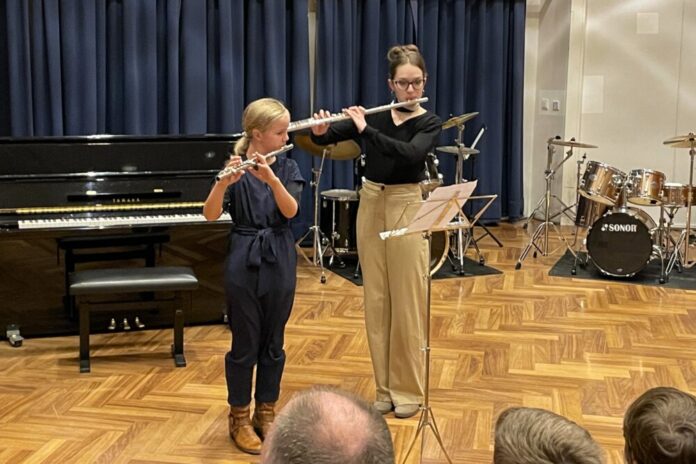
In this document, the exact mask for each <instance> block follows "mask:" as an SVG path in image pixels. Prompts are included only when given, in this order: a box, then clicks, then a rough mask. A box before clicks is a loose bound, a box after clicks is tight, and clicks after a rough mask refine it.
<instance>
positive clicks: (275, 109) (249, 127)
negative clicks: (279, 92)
mask: <svg viewBox="0 0 696 464" xmlns="http://www.w3.org/2000/svg"><path fill="white" fill-rule="evenodd" d="M287 112H288V109H287V108H285V105H283V103H282V102H280V101H279V100H276V99H275V98H260V99H258V100H254V101H253V102H251V103H249V104H248V105H247V107H246V108H244V113H242V128H243V129H244V135H243V136H242V138H241V139H239V140H237V143H235V145H234V154H235V155H238V156H242V155H245V154H246V152H247V149H248V148H249V141H250V140H251V135H252V133H253V130H254V129H258V130H259V131H261V132H263V131H265V130H267V129H268V128H269V127H271V125H272V124H273V123H274V122H275V121H276V120H278V119H280V118H282V117H283V116H284V115H285V114H286V113H287Z"/></svg>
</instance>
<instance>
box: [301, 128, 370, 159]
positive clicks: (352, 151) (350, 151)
mask: <svg viewBox="0 0 696 464" xmlns="http://www.w3.org/2000/svg"><path fill="white" fill-rule="evenodd" d="M294 142H295V143H296V144H297V146H298V147H300V148H302V149H303V150H305V151H306V152H307V153H310V154H312V155H314V156H321V155H322V153H323V152H324V149H326V150H327V152H326V157H327V158H328V159H332V160H337V161H343V160H352V159H355V158H357V157H358V156H359V155H360V146H359V145H358V144H357V143H355V142H354V141H353V140H344V141H342V142H338V143H333V144H331V145H317V144H316V143H314V142H313V141H312V139H311V137H310V136H309V134H296V135H295V138H294Z"/></svg>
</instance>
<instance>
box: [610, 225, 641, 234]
mask: <svg viewBox="0 0 696 464" xmlns="http://www.w3.org/2000/svg"><path fill="white" fill-rule="evenodd" d="M602 232H638V226H637V225H636V224H602Z"/></svg>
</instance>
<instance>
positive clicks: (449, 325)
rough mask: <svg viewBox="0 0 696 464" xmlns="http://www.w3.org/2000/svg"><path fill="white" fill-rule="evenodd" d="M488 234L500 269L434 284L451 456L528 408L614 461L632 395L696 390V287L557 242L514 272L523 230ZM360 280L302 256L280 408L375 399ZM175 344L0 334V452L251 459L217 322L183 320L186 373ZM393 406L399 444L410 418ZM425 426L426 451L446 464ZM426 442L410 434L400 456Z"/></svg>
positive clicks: (97, 459)
mask: <svg viewBox="0 0 696 464" xmlns="http://www.w3.org/2000/svg"><path fill="white" fill-rule="evenodd" d="M495 233H496V234H497V236H498V237H499V238H500V239H501V240H502V241H503V242H504V243H505V247H504V248H497V247H495V244H494V243H493V242H492V241H491V240H490V239H485V240H483V241H482V247H483V251H484V255H485V257H486V259H487V264H489V265H491V266H493V267H496V268H498V269H500V270H503V271H504V273H503V274H501V275H493V276H484V277H470V278H463V279H449V280H439V281H435V282H434V283H433V292H432V293H433V294H432V296H433V301H432V377H431V387H432V388H431V405H432V409H433V411H434V414H435V417H436V420H437V424H438V426H439V429H440V431H441V433H442V436H443V440H444V444H445V447H446V448H447V450H448V452H449V454H450V456H451V457H452V458H453V460H454V461H455V462H458V463H489V462H491V457H492V429H493V424H494V423H495V419H496V417H497V415H498V414H499V413H500V411H502V410H503V409H505V408H507V407H510V406H515V405H526V406H536V407H543V408H548V409H551V410H553V411H556V412H558V413H560V414H563V415H565V416H567V417H569V418H571V419H573V420H575V421H577V422H578V423H580V424H582V425H584V426H585V427H586V428H588V429H589V430H590V432H591V433H592V434H593V435H594V437H595V438H596V439H597V440H598V441H599V442H600V444H601V445H602V446H603V447H604V448H605V449H606V451H607V455H608V462H609V463H620V462H622V459H621V455H622V447H623V440H622V435H621V421H622V415H623V412H624V410H625V408H626V406H627V405H628V404H629V403H630V402H631V401H632V399H633V398H634V397H636V396H637V395H638V394H639V393H641V392H642V391H644V390H645V389H647V388H649V387H652V386H656V385H672V386H676V387H678V388H681V389H684V390H690V391H696V343H695V342H696V292H691V291H684V290H676V289H666V288H660V287H657V286H651V287H647V286H638V285H630V284H623V283H621V282H616V281H608V280H607V281H596V280H595V281H592V280H579V279H570V278H560V277H549V276H548V275H547V273H548V269H549V267H550V266H551V265H552V264H553V263H554V262H555V261H556V259H557V257H558V256H559V255H560V253H561V252H560V251H559V253H557V254H556V255H555V256H548V257H539V258H536V259H533V258H532V257H531V256H530V257H529V258H527V260H526V261H525V262H524V265H523V267H522V269H521V270H518V271H515V270H514V265H515V261H516V259H517V257H518V255H519V253H520V250H521V248H522V247H523V246H524V245H525V244H526V236H525V235H523V233H522V231H521V230H520V229H517V228H514V227H512V226H503V227H500V228H495ZM361 292H362V289H361V288H360V287H356V286H354V285H352V284H351V283H350V282H348V281H347V280H344V279H342V278H340V277H338V276H336V275H333V274H329V276H328V282H327V283H326V284H324V285H322V284H320V283H319V273H318V272H317V270H316V269H315V268H312V267H310V266H308V265H307V264H305V263H301V264H300V269H299V279H298V292H297V299H296V302H295V308H294V312H293V315H292V317H291V320H290V323H289V325H288V327H287V337H286V350H287V356H288V359H287V364H286V371H285V375H284V378H283V386H282V396H281V399H280V403H281V404H285V403H286V402H287V401H288V399H289V398H290V397H291V395H292V394H293V393H294V392H296V391H298V390H301V389H304V388H307V387H309V386H311V385H314V384H330V385H336V386H339V387H341V388H343V389H346V390H350V391H353V392H355V393H357V394H359V395H361V396H363V397H365V398H367V399H370V400H371V399H372V397H373V383H372V376H371V367H370V359H369V354H368V349H367V343H366V340H365V333H364V323H363V313H362V293H361ZM3 304H11V302H4V303H3ZM170 343H171V340H170V331H168V330H166V331H140V332H131V333H115V334H107V335H95V336H93V337H92V348H93V349H92V373H91V374H82V375H81V374H78V368H77V347H78V339H77V337H63V338H39V339H29V340H26V341H25V345H24V346H23V347H22V348H19V349H14V348H11V347H10V346H9V345H7V344H5V343H3V344H2V345H0V372H2V376H0V462H8V463H9V462H12V463H63V462H81V463H82V462H84V463H92V462H94V463H222V462H225V463H247V462H257V461H258V459H257V458H254V457H249V456H248V455H244V454H242V453H240V452H238V451H237V450H236V448H235V447H234V445H233V444H232V443H231V442H230V440H229V438H228V437H227V422H226V416H227V405H226V390H225V384H224V371H223V357H224V354H225V352H226V350H227V349H228V347H229V343H230V336H229V333H228V331H227V329H226V328H225V327H224V326H222V325H217V326H198V327H190V328H187V329H186V356H187V360H188V366H187V367H186V368H183V369H175V368H174V366H173V362H172V360H171V358H170V356H169V354H168V350H169V344H170ZM387 417H388V423H389V426H390V429H391V431H392V434H393V437H394V442H395V446H396V450H397V454H398V455H399V456H403V454H404V452H405V449H406V448H407V446H408V444H409V443H410V441H411V439H412V437H413V434H414V432H415V429H416V426H417V423H418V418H417V417H414V418H412V419H407V420H399V419H395V418H393V417H392V416H387ZM425 437H426V440H425V447H424V449H423V462H444V456H443V455H442V454H441V452H440V449H439V446H438V445H437V443H436V441H435V440H434V437H433V436H432V434H431V433H430V432H429V431H428V432H427V433H426V434H425ZM420 452H421V446H420V443H418V444H417V445H416V449H415V454H414V455H413V456H412V459H409V462H418V459H417V455H418V454H419V453H420ZM399 462H401V459H399Z"/></svg>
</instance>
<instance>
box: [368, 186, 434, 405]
mask: <svg viewBox="0 0 696 464" xmlns="http://www.w3.org/2000/svg"><path fill="white" fill-rule="evenodd" d="M421 200H422V196H421V190H420V187H419V185H418V184H402V185H383V184H377V183H374V182H370V181H365V182H364V183H363V189H362V190H361V192H360V206H359V208H358V217H357V226H356V227H357V244H358V255H359V257H360V265H361V267H362V273H363V289H364V292H365V327H366V329H367V341H368V344H369V347H370V355H371V356H372V367H373V369H374V374H375V383H376V386H377V400H378V401H391V402H392V403H393V404H394V405H396V406H398V405H401V404H422V403H423V395H424V390H423V388H424V383H423V380H424V379H423V377H424V366H425V363H424V360H425V358H424V354H423V351H422V349H423V346H424V343H425V329H424V327H425V324H424V317H425V296H426V293H425V292H426V285H427V280H426V279H425V275H426V274H425V273H426V272H428V270H429V267H428V265H427V254H428V249H427V246H428V242H427V241H426V240H424V239H423V237H422V236H421V235H420V234H413V235H408V236H402V237H395V238H389V239H387V240H382V239H381V238H380V237H379V233H380V232H383V231H385V230H392V229H395V228H398V227H403V226H405V225H407V224H408V223H409V222H410V221H411V219H412V218H413V216H414V215H415V212H416V210H417V209H418V205H417V204H414V205H412V206H411V207H410V208H409V210H408V212H407V213H406V214H405V215H404V216H402V213H403V211H404V207H405V206H406V205H407V204H408V203H409V202H418V201H421Z"/></svg>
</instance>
